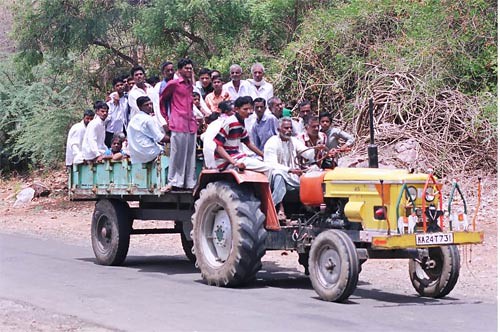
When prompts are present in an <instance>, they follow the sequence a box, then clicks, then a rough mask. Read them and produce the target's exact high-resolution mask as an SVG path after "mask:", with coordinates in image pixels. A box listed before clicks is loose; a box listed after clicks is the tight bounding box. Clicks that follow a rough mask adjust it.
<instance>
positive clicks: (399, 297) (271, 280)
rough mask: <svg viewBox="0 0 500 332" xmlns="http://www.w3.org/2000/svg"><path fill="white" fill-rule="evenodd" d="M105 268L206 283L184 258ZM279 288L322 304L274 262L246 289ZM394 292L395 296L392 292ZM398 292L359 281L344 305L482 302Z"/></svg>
mask: <svg viewBox="0 0 500 332" xmlns="http://www.w3.org/2000/svg"><path fill="white" fill-rule="evenodd" d="M78 260H80V261H84V262H89V263H93V264H96V262H95V259H94V258H79V259H78ZM103 268H128V269H135V270H137V271H138V272H146V273H160V274H165V275H176V274H194V275H195V277H194V278H193V282H196V283H201V284H203V283H204V281H203V280H202V279H201V278H200V275H199V270H198V269H196V268H195V267H194V264H193V263H191V262H190V261H189V260H187V259H186V257H185V256H181V255H179V256H128V257H127V259H126V260H125V262H124V264H123V265H122V266H120V267H106V266H103ZM267 287H270V288H280V289H303V290H310V291H311V298H314V299H317V300H320V298H319V297H318V296H317V295H316V293H315V292H314V290H313V287H312V285H311V281H310V280H309V276H306V275H305V274H304V273H303V272H302V271H298V270H297V269H296V268H286V267H283V266H279V265H278V264H277V263H275V262H271V261H265V262H264V264H263V267H262V269H261V270H260V271H259V272H258V273H257V279H256V280H255V281H254V282H253V283H251V284H249V285H247V286H244V287H240V288H239V289H240V290H242V291H244V290H245V289H247V290H249V291H251V290H252V289H261V288H267ZM391 291H392V292H391ZM398 292H400V291H398V290H397V289H394V290H387V291H384V290H380V289H377V288H373V287H372V286H371V283H369V282H366V281H362V280H360V281H359V282H358V287H357V288H356V290H355V291H354V293H353V295H352V296H351V297H350V298H349V300H348V301H347V302H345V304H352V305H357V304H361V302H365V301H367V300H368V301H369V300H372V301H375V303H373V307H375V308H377V307H379V308H385V307H396V306H421V305H457V304H464V303H468V304H475V303H481V302H480V301H470V302H469V301H464V300H463V299H457V298H454V297H445V298H443V299H433V298H424V297H419V296H417V295H416V294H410V295H409V294H401V293H398Z"/></svg>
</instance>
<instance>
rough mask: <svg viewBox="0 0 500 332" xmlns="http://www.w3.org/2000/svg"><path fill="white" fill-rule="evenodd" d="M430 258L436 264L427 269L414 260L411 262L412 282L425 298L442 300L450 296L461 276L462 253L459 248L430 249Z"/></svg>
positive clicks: (442, 247)
mask: <svg viewBox="0 0 500 332" xmlns="http://www.w3.org/2000/svg"><path fill="white" fill-rule="evenodd" d="M429 257H430V258H431V259H433V260H434V261H435V263H436V265H435V267H433V268H426V267H425V265H424V264H421V263H419V262H417V261H415V260H414V259H410V260H409V273H410V280H411V283H412V285H413V288H415V290H416V291H417V292H418V294H420V295H421V296H425V297H433V298H441V297H444V296H446V295H448V294H449V293H450V292H451V291H452V290H453V288H454V287H455V285H456V284H457V281H458V277H459V275H460V252H459V251H458V248H457V246H453V245H451V246H441V247H435V248H429Z"/></svg>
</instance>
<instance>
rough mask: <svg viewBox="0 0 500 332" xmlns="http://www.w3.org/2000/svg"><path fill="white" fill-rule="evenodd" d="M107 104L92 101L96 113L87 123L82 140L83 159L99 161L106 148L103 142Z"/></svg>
mask: <svg viewBox="0 0 500 332" xmlns="http://www.w3.org/2000/svg"><path fill="white" fill-rule="evenodd" d="M108 109H109V107H108V105H107V104H106V103H105V102H104V101H100V100H99V101H96V102H95V103H94V110H95V114H96V115H97V116H96V117H95V118H94V119H93V120H92V121H90V122H89V124H88V125H87V130H85V135H84V136H83V142H82V153H83V159H84V160H88V161H90V162H100V161H101V160H102V157H103V156H104V152H106V150H107V149H108V148H107V147H106V145H105V144H104V139H105V137H106V127H105V125H104V121H105V120H106V118H107V117H108Z"/></svg>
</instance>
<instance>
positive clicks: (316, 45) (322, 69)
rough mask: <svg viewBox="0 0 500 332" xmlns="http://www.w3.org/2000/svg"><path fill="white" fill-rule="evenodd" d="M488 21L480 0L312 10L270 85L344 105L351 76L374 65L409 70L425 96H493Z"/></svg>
mask: <svg viewBox="0 0 500 332" xmlns="http://www.w3.org/2000/svg"><path fill="white" fill-rule="evenodd" d="M496 25H497V11H496V4H494V3H492V2H491V1H485V0H476V1H470V2H463V1H462V2H456V1H430V0H429V1H417V2H413V1H410V2H408V1H405V2H399V1H390V0H378V1H364V0H354V1H350V2H348V3H345V4H340V5H338V7H335V8H334V7H333V6H331V7H330V8H328V9H325V8H322V9H321V10H312V11H310V12H309V15H308V17H307V19H305V20H304V23H303V24H302V25H301V26H300V30H299V32H298V33H297V36H298V38H297V40H296V41H295V42H292V43H289V44H288V46H287V47H286V48H285V49H284V51H283V55H284V61H282V62H281V71H282V74H281V75H280V76H279V77H278V82H277V85H278V87H279V90H281V91H284V92H285V96H286V98H287V99H296V98H298V99H300V98H304V97H307V98H310V99H313V100H316V101H317V104H318V105H323V106H324V107H325V108H326V109H330V110H335V109H344V108H349V107H350V105H349V104H350V101H351V100H352V98H353V96H355V95H356V94H357V88H358V84H357V82H358V81H359V80H360V79H361V78H362V77H364V75H365V74H366V72H367V71H369V70H370V69H371V68H372V67H373V66H381V67H383V68H385V69H386V70H387V71H389V72H409V73H412V75H416V76H417V77H418V78H419V79H420V80H422V81H423V82H425V86H426V89H427V91H426V93H429V94H433V93H437V92H439V91H440V90H442V89H457V90H460V91H462V92H464V93H467V94H471V95H476V94H477V93H478V92H482V91H484V92H492V93H494V94H496V90H497V60H496V58H497V52H498V50H497V43H496V38H497V29H496ZM327 82H334V84H328V83H327ZM354 115H355V114H350V115H349V116H354Z"/></svg>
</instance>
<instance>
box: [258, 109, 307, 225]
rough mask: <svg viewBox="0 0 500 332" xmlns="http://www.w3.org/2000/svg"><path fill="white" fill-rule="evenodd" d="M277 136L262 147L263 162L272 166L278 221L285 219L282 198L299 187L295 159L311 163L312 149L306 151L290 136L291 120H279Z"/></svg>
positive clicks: (301, 144)
mask: <svg viewBox="0 0 500 332" xmlns="http://www.w3.org/2000/svg"><path fill="white" fill-rule="evenodd" d="M278 124H279V128H278V132H279V134H278V135H275V136H273V137H271V138H269V139H268V140H267V142H266V145H265V146H264V161H265V162H266V163H269V164H273V165H274V166H275V169H274V170H273V184H272V185H273V188H272V189H273V190H272V191H273V201H274V204H276V205H278V219H280V220H284V219H286V215H285V210H284V207H283V203H282V201H283V198H284V197H285V194H286V192H287V190H297V189H298V188H299V186H300V176H301V175H302V170H301V169H300V167H299V164H298V163H297V158H298V157H302V158H306V159H307V160H310V161H312V160H313V159H314V149H308V148H307V147H306V146H305V145H304V143H302V142H301V141H300V140H299V139H297V138H296V137H293V136H292V119H291V118H288V117H282V118H280V119H279V122H278Z"/></svg>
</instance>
